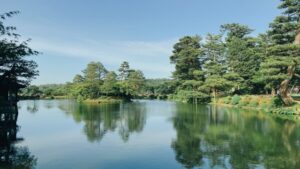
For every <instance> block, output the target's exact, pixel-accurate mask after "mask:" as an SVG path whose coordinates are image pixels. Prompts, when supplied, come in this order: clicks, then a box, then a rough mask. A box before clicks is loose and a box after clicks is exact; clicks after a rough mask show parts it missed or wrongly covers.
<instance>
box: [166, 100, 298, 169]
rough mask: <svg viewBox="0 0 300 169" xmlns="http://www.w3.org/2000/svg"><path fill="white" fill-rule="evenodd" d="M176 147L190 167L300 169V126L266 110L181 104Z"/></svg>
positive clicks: (180, 159) (179, 158)
mask: <svg viewBox="0 0 300 169" xmlns="http://www.w3.org/2000/svg"><path fill="white" fill-rule="evenodd" d="M176 107H177V108H176V114H175V115H174V117H173V119H172V122H173V126H174V128H175V130H176V131H177V136H176V138H175V139H174V140H173V141H172V145H171V147H172V148H173V149H174V151H175V154H176V160H177V161H178V162H179V163H181V164H182V165H183V166H184V167H185V168H199V167H201V168H241V169H247V168H290V169H292V168H295V169H296V168H300V161H299V159H300V127H299V124H298V123H296V122H293V121H289V120H282V119H279V118H274V117H271V116H268V115H265V113H262V112H253V111H251V112H247V111H244V110H240V109H226V108H218V107H210V106H195V105H188V104H177V106H176Z"/></svg>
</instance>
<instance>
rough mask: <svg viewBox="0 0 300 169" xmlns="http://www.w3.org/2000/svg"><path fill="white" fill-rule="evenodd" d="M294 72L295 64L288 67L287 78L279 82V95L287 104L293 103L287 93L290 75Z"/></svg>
mask: <svg viewBox="0 0 300 169" xmlns="http://www.w3.org/2000/svg"><path fill="white" fill-rule="evenodd" d="M294 74H295V65H293V66H289V67H288V76H289V78H287V79H285V80H284V81H282V82H281V84H280V88H279V95H280V97H281V99H282V101H283V102H284V104H285V105H287V106H289V105H291V104H292V103H293V98H292V97H291V96H290V95H289V94H288V91H289V90H288V87H289V83H290V81H291V79H292V77H293V76H294Z"/></svg>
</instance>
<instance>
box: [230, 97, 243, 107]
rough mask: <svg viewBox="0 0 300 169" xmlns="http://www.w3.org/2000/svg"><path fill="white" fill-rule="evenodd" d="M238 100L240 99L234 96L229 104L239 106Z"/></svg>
mask: <svg viewBox="0 0 300 169" xmlns="http://www.w3.org/2000/svg"><path fill="white" fill-rule="evenodd" d="M240 100H241V97H240V96H239V95H234V96H233V97H232V99H231V104H232V105H237V104H239V102H240Z"/></svg>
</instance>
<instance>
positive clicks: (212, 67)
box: [203, 34, 231, 99]
mask: <svg viewBox="0 0 300 169" xmlns="http://www.w3.org/2000/svg"><path fill="white" fill-rule="evenodd" d="M203 48H204V53H205V58H206V63H205V65H204V72H205V78H206V79H205V84H204V86H205V87H207V88H209V90H210V91H211V92H212V95H213V98H214V99H215V98H216V95H217V93H218V91H220V90H221V91H222V90H226V89H228V88H229V87H230V86H231V83H230V81H228V80H227V79H225V78H224V74H225V73H226V67H225V66H224V63H225V62H224V57H225V45H224V43H223V42H222V36H221V35H211V34H208V35H207V37H206V43H205V45H204V46H203Z"/></svg>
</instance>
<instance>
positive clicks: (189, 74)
mask: <svg viewBox="0 0 300 169" xmlns="http://www.w3.org/2000/svg"><path fill="white" fill-rule="evenodd" d="M200 40H201V38H200V37H199V36H185V37H183V38H181V39H179V42H178V43H176V44H175V45H174V47H173V48H174V50H173V54H172V56H171V57H170V60H171V63H172V64H175V71H174V72H173V76H174V78H175V79H176V80H193V79H194V74H193V73H194V71H196V70H201V65H202V62H201V60H200V56H201V53H202V50H201V45H200Z"/></svg>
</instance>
